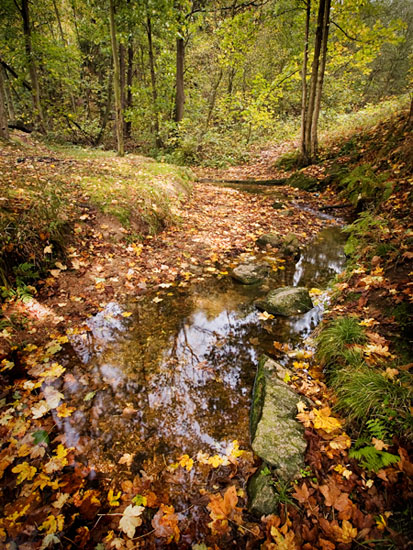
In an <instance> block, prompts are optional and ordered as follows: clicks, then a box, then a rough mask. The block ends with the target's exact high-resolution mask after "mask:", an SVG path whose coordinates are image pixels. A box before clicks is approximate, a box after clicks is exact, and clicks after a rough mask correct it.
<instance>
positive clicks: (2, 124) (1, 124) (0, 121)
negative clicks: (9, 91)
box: [0, 67, 9, 139]
mask: <svg viewBox="0 0 413 550" xmlns="http://www.w3.org/2000/svg"><path fill="white" fill-rule="evenodd" d="M0 138H3V139H9V127H8V121H7V109H6V93H5V82H4V74H3V67H0Z"/></svg>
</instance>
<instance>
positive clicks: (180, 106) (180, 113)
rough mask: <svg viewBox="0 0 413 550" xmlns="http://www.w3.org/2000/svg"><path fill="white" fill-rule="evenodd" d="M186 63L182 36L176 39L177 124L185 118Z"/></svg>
mask: <svg viewBox="0 0 413 550" xmlns="http://www.w3.org/2000/svg"><path fill="white" fill-rule="evenodd" d="M184 62H185V42H184V39H183V38H181V37H180V36H178V37H177V39H176V95H175V122H178V123H179V122H181V120H182V119H183V117H184V103H185V89H184Z"/></svg>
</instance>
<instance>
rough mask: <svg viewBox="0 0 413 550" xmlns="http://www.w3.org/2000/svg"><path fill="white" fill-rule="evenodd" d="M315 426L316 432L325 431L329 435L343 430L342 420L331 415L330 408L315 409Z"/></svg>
mask: <svg viewBox="0 0 413 550" xmlns="http://www.w3.org/2000/svg"><path fill="white" fill-rule="evenodd" d="M312 412H313V414H314V416H313V419H312V421H313V426H314V428H315V429H316V430H323V431H325V432H327V433H333V432H335V431H336V430H339V429H340V428H341V424H342V422H343V421H342V420H339V419H338V418H334V417H333V416H330V415H331V409H330V407H324V408H323V409H313V410H312Z"/></svg>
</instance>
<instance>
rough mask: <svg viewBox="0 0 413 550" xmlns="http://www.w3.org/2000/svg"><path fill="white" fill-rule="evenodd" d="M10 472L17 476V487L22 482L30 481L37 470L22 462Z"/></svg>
mask: <svg viewBox="0 0 413 550" xmlns="http://www.w3.org/2000/svg"><path fill="white" fill-rule="evenodd" d="M12 472H13V473H14V474H18V476H17V480H16V483H17V485H19V484H20V483H23V481H26V480H27V481H30V480H31V479H33V477H34V476H35V474H36V472H37V468H36V467H35V466H30V464H29V463H28V462H22V463H21V464H18V465H17V466H15V467H14V468H12Z"/></svg>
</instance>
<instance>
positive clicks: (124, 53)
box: [119, 43, 126, 111]
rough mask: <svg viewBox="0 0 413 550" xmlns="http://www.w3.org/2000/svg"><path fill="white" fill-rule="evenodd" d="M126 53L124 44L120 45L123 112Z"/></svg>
mask: <svg viewBox="0 0 413 550" xmlns="http://www.w3.org/2000/svg"><path fill="white" fill-rule="evenodd" d="M125 56H126V51H125V46H124V44H122V43H121V44H119V70H120V99H121V103H122V111H124V109H125V105H126V90H125V88H126V60H125Z"/></svg>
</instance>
